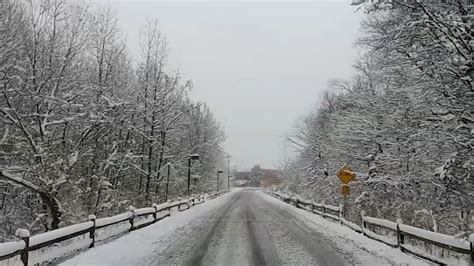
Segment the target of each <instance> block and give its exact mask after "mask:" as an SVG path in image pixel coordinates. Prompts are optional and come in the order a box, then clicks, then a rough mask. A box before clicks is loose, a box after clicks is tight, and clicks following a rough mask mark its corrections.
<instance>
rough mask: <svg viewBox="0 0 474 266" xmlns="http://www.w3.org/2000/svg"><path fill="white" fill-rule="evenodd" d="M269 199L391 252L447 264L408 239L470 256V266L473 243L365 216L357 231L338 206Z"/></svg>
mask: <svg viewBox="0 0 474 266" xmlns="http://www.w3.org/2000/svg"><path fill="white" fill-rule="evenodd" d="M272 195H273V196H274V197H276V198H278V199H280V200H282V201H284V202H286V203H289V204H292V205H294V206H296V207H297V208H300V209H304V210H307V211H310V212H313V213H316V214H318V215H321V216H323V218H326V217H328V218H331V219H333V220H335V221H340V222H341V224H344V225H346V226H347V227H349V228H351V229H352V230H354V231H356V232H358V233H362V234H364V235H365V236H367V237H369V238H372V239H374V240H377V241H380V242H382V243H385V244H387V245H389V246H392V247H395V248H400V250H401V251H402V252H406V253H410V254H413V255H415V256H418V257H420V258H423V259H426V260H429V261H431V262H434V263H437V264H439V265H447V264H446V262H444V261H442V260H441V259H440V258H437V257H435V256H431V255H429V254H423V253H422V252H420V251H419V250H417V249H416V248H415V247H414V246H412V245H409V244H407V243H406V238H412V239H415V240H418V241H422V242H424V243H428V244H431V245H433V246H435V247H439V248H443V249H446V250H448V251H451V252H455V253H460V254H463V255H470V260H471V264H474V250H473V243H472V242H470V241H466V240H461V239H456V238H455V237H454V236H451V235H446V234H441V233H436V232H432V231H428V230H424V229H421V228H417V227H413V226H409V225H405V224H401V223H395V222H392V221H388V220H385V219H380V218H375V217H369V216H365V215H362V227H361V226H359V225H357V224H355V223H353V222H350V221H347V220H345V219H344V218H343V213H342V208H341V206H339V207H336V206H331V205H324V203H314V202H312V201H309V200H304V199H300V198H298V197H295V196H293V197H291V196H289V195H286V194H282V193H280V192H276V193H272ZM330 212H332V213H330ZM336 213H337V214H336ZM374 227H377V228H382V229H383V230H388V231H391V232H394V234H395V236H396V239H390V238H389V237H386V236H383V235H379V234H377V233H376V232H374V230H371V228H374ZM471 239H474V236H472V235H471ZM471 241H472V240H471Z"/></svg>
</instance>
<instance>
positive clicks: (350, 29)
mask: <svg viewBox="0 0 474 266" xmlns="http://www.w3.org/2000/svg"><path fill="white" fill-rule="evenodd" d="M95 1H99V0H95ZM108 2H109V4H110V5H111V6H112V8H114V9H115V10H116V12H117V15H118V19H119V23H120V26H121V28H122V30H123V32H124V34H125V36H126V37H127V44H128V47H129V49H130V52H131V54H132V55H134V56H138V55H139V48H138V42H139V32H140V27H141V26H142V25H144V24H145V22H146V19H147V18H158V19H159V24H160V25H161V30H162V32H163V33H164V34H165V35H166V36H167V39H168V41H169V47H170V59H169V60H170V64H171V65H172V66H173V67H175V68H176V67H178V66H179V69H180V72H181V73H182V76H183V78H185V79H192V80H193V83H194V88H193V91H192V92H191V97H192V98H193V99H194V100H196V101H203V102H206V103H207V104H208V105H209V107H210V108H211V110H212V112H213V113H214V114H215V116H216V119H217V120H219V121H220V122H221V123H222V126H223V128H224V129H225V131H226V133H227V136H228V137H227V141H226V143H225V149H226V151H227V152H228V153H229V154H230V155H231V156H232V161H233V162H232V165H237V166H238V168H239V169H245V168H250V167H251V166H252V165H254V164H260V165H261V166H262V167H264V168H271V167H275V166H277V165H278V161H279V160H280V159H281V158H282V154H283V148H282V141H283V139H284V136H285V134H287V133H289V132H290V131H291V129H292V125H293V124H294V122H295V120H296V119H297V118H298V117H299V116H301V115H303V114H304V113H305V112H307V111H308V110H310V109H312V108H314V105H315V103H316V102H317V99H318V96H319V94H320V93H321V91H322V90H323V89H325V88H326V87H327V85H328V82H329V81H330V80H332V79H335V78H339V79H340V78H350V77H351V76H352V75H353V73H354V70H353V69H352V67H351V65H352V64H353V62H354V59H355V58H356V56H357V50H356V49H355V48H354V47H353V43H354V41H355V38H356V37H357V35H358V30H359V24H360V19H361V17H362V14H361V12H355V8H354V7H352V6H351V5H350V1H334V0H332V1H305V2H293V1H292V2H289V1H288V2H281V1H280V2H272V1H260V2H253V1H237V2H232V1H212V2H203V1H131V0H128V1H125V0H109V1H108Z"/></svg>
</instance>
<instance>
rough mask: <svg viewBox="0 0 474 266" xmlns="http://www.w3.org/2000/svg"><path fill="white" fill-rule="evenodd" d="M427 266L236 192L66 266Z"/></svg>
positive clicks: (254, 193)
mask: <svg viewBox="0 0 474 266" xmlns="http://www.w3.org/2000/svg"><path fill="white" fill-rule="evenodd" d="M196 264H203V265H261V264H269V265H280V264H284V265H342V264H356V265H426V264H427V263H426V262H424V261H422V260H420V259H417V258H415V257H412V256H410V255H408V254H405V253H402V252H401V251H399V250H397V249H394V248H391V247H389V246H387V245H385V244H383V243H380V242H377V241H375V240H372V239H368V238H366V237H364V236H362V235H361V234H359V233H356V232H354V231H352V230H351V229H349V228H347V227H344V226H341V225H340V224H338V223H335V222H331V221H328V220H325V219H323V218H322V217H320V216H318V215H315V214H312V213H309V212H307V211H304V210H300V209H297V208H295V207H293V206H291V205H288V204H286V203H283V202H281V201H279V200H277V199H275V198H273V197H271V196H269V195H266V194H264V193H263V192H261V191H259V190H254V189H241V190H234V191H233V192H231V193H228V194H226V195H224V196H222V197H219V198H217V199H214V200H211V201H208V202H206V203H204V204H202V205H199V206H196V207H194V208H191V209H190V210H189V211H185V212H181V213H176V214H174V215H172V216H171V217H169V218H167V219H165V220H163V221H160V222H158V223H156V224H154V225H151V226H149V227H146V228H143V229H140V230H137V231H134V232H131V233H130V234H127V235H125V236H123V237H121V238H119V239H117V240H115V241H113V242H110V243H108V244H104V245H101V246H98V247H95V248H93V249H91V250H88V251H86V252H84V253H82V254H79V255H77V256H76V257H74V258H71V259H69V260H67V261H65V262H63V264H62V265H196Z"/></svg>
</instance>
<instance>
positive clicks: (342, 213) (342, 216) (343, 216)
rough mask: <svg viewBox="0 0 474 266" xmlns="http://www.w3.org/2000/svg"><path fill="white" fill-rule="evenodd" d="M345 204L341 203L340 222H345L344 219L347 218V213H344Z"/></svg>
mask: <svg viewBox="0 0 474 266" xmlns="http://www.w3.org/2000/svg"><path fill="white" fill-rule="evenodd" d="M343 206H344V205H342V203H340V204H339V222H341V224H344V223H343V222H342V219H346V217H345V216H346V214H345V213H344V208H343Z"/></svg>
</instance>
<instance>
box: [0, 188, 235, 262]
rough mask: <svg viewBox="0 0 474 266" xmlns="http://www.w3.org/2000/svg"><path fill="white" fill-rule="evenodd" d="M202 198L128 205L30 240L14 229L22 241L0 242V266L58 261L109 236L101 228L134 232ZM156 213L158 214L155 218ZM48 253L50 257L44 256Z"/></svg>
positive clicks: (203, 198)
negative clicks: (127, 226)
mask: <svg viewBox="0 0 474 266" xmlns="http://www.w3.org/2000/svg"><path fill="white" fill-rule="evenodd" d="M226 192H227V191H221V192H217V193H212V194H211V195H209V196H210V198H211V199H212V198H215V197H218V196H220V195H222V194H224V193H226ZM206 196H207V194H203V195H198V196H194V197H189V198H185V199H179V200H176V201H173V202H165V203H162V204H159V205H158V204H153V206H152V207H145V208H140V209H135V208H134V207H132V206H130V208H129V209H130V210H129V211H128V212H124V213H121V214H117V215H114V216H111V217H104V218H99V219H96V217H95V216H94V215H91V216H89V219H90V221H87V222H83V223H79V224H74V225H70V226H67V227H63V228H59V229H56V230H52V231H48V232H45V233H41V234H38V235H34V236H32V237H30V236H29V231H28V230H24V229H19V230H17V231H18V232H25V233H23V234H22V235H18V237H20V238H22V240H21V241H12V242H6V243H0V265H10V264H13V265H17V264H18V263H20V261H19V260H18V258H19V257H20V260H21V263H22V264H23V265H28V261H29V262H30V263H33V264H43V263H46V262H48V261H50V260H51V259H55V258H60V257H63V256H65V255H67V254H70V253H67V252H73V251H74V250H78V249H81V248H84V247H87V245H89V248H90V247H93V246H94V242H96V241H100V240H103V239H107V238H110V237H112V236H110V235H102V234H103V233H104V231H103V230H105V229H102V228H106V227H108V226H111V227H110V228H112V230H111V232H114V233H118V234H121V233H124V230H123V229H125V232H126V231H132V230H136V229H139V228H142V227H145V226H148V225H150V224H153V223H155V222H157V221H159V220H161V219H163V218H165V217H167V216H169V215H170V214H171V213H170V212H165V213H162V212H163V211H165V210H170V209H171V208H174V207H178V210H180V211H182V210H185V209H180V206H182V205H186V206H187V208H186V209H189V208H190V207H192V206H194V204H195V203H196V199H200V203H202V202H204V201H205V200H206ZM158 213H162V214H161V215H157V214H158ZM147 215H150V216H147ZM135 219H136V220H137V221H136V222H135V221H134V220H135ZM123 222H128V223H130V225H129V229H128V230H127V229H126V228H125V227H124V226H125V225H126V224H124V223H123ZM116 225H117V226H119V227H120V228H114V227H117V226H116ZM97 229H100V230H101V231H100V230H99V231H100V232H98V230H97ZM75 237H80V239H81V240H80V241H79V242H81V243H79V242H77V241H75V240H72V239H73V238H75ZM96 238H98V240H96ZM63 241H65V242H63ZM68 241H69V242H70V241H73V242H72V243H67V244H66V245H65V246H62V247H60V246H58V248H53V249H50V247H54V246H53V244H56V243H66V242H68ZM84 241H85V242H84ZM82 242H84V243H82ZM84 244H85V246H84ZM46 247H48V248H47V249H46V251H45V249H42V248H46ZM40 249H42V250H41V251H40V252H39V253H38V251H37V250H40ZM28 253H31V254H32V255H33V256H32V257H31V258H30V259H29V258H28ZM48 254H49V255H50V256H48ZM5 260H6V261H5ZM5 263H6V264H5ZM21 263H20V264H21Z"/></svg>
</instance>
